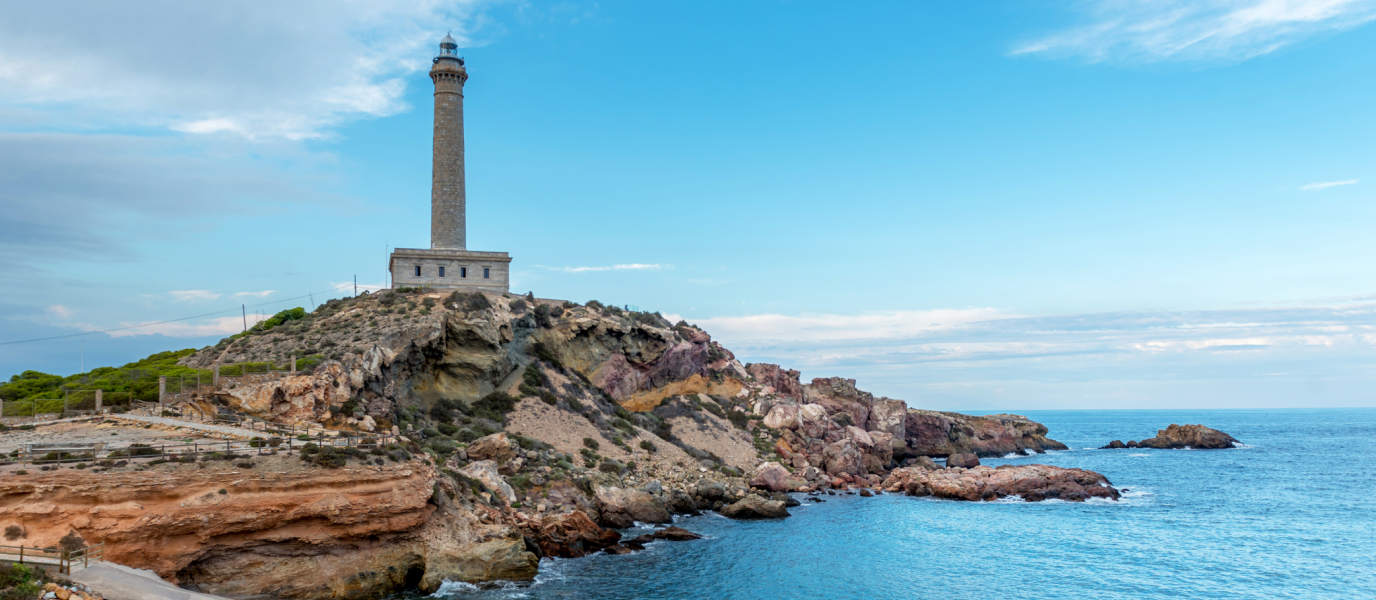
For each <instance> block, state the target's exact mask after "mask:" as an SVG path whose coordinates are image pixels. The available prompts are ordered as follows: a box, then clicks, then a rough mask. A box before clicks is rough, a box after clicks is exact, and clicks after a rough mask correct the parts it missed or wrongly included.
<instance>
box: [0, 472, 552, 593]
mask: <svg viewBox="0 0 1376 600" xmlns="http://www.w3.org/2000/svg"><path fill="white" fill-rule="evenodd" d="M436 475H437V474H436V471H435V469H434V467H432V466H430V465H428V464H425V463H422V462H420V461H415V462H411V463H407V464H405V465H401V466H396V467H392V468H386V469H375V468H363V467H345V468H340V469H329V470H324V469H307V470H303V471H298V472H282V473H271V474H264V473H258V472H254V471H251V470H248V471H245V470H237V469H233V468H230V467H228V466H223V467H221V466H216V467H215V468H209V469H195V468H189V467H188V468H181V467H178V468H175V469H172V470H157V471H148V472H111V473H92V472H89V471H85V472H78V471H74V470H69V469H64V470H63V471H61V472H58V473H37V474H31V475H25V476H11V477H6V478H4V479H3V480H0V523H6V524H8V523H16V524H21V525H22V526H24V527H25V529H27V531H28V534H29V537H28V539H27V540H26V543H28V544H31V545H39V546H50V545H56V544H57V543H58V540H59V539H60V538H61V537H62V536H63V535H66V534H67V533H68V532H69V531H76V532H77V533H78V534H79V535H81V536H82V538H84V539H85V540H86V542H87V543H88V544H96V543H104V544H105V556H106V558H107V559H109V560H112V561H114V562H118V563H120V564H124V565H128V566H131V567H136V568H142V569H149V570H152V571H153V572H155V573H157V574H158V575H159V576H160V577H163V578H164V579H167V580H168V581H171V582H174V583H178V584H182V585H196V586H199V587H200V589H201V590H203V591H206V592H209V593H213V594H219V595H254V594H261V593H263V591H264V590H273V595H275V596H281V597H291V598H306V599H316V598H319V599H325V598H345V597H378V596H382V595H385V594H388V593H391V592H393V591H395V590H398V589H399V588H400V587H401V586H402V585H403V584H404V583H406V582H407V579H408V575H412V574H414V576H419V580H420V586H421V587H422V589H426V590H429V591H433V590H434V589H436V588H437V587H438V585H439V582H440V581H442V580H443V579H446V578H448V579H453V580H466V581H484V580H489V579H517V580H519V579H530V578H532V577H534V575H535V569H536V563H537V559H536V558H535V556H534V555H533V554H531V553H529V552H526V551H525V545H524V541H523V539H522V537H521V535H520V532H519V531H518V530H516V529H515V528H512V527H509V526H506V525H490V524H486V523H484V522H481V521H480V520H479V519H478V518H477V517H476V516H475V515H474V514H473V513H471V512H468V511H466V510H463V509H460V508H457V507H454V506H453V505H446V506H443V507H442V506H437V505H436V504H434V503H432V502H431V498H432V494H433V488H434V485H435V482H436ZM221 489H223V490H225V493H223V494H221V493H219V490H221ZM414 582H415V581H414V580H412V583H414Z"/></svg>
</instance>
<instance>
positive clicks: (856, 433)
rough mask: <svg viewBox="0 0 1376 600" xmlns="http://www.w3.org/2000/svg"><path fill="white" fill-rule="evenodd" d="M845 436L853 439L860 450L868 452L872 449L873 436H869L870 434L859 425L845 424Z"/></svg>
mask: <svg viewBox="0 0 1376 600" xmlns="http://www.w3.org/2000/svg"><path fill="white" fill-rule="evenodd" d="M846 437H848V438H850V439H852V440H855V444H856V445H857V446H859V447H860V450H861V451H862V452H869V451H870V450H872V449H874V438H872V437H870V434H868V433H865V430H863V429H861V428H859V427H856V426H854V425H847V426H846Z"/></svg>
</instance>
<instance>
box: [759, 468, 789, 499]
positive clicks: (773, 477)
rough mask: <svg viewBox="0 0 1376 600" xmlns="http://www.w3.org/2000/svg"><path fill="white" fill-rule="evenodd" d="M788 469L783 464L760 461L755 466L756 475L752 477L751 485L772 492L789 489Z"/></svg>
mask: <svg viewBox="0 0 1376 600" xmlns="http://www.w3.org/2000/svg"><path fill="white" fill-rule="evenodd" d="M788 478H789V472H788V469H785V468H784V466H783V465H781V464H779V463H776V462H773V461H770V462H763V463H760V466H758V467H755V473H754V476H753V477H751V478H750V485H751V487H757V488H761V489H766V490H769V491H771V492H786V491H788V488H789V485H788Z"/></svg>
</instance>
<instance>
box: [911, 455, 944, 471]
mask: <svg viewBox="0 0 1376 600" xmlns="http://www.w3.org/2000/svg"><path fill="white" fill-rule="evenodd" d="M911 460H912V464H911V465H909V466H912V467H918V468H921V469H926V470H928V471H935V470H937V469H940V468H941V467H940V466H937V464H936V461H933V460H932V459H931V458H930V457H927V456H919V457H917V458H913V459H911Z"/></svg>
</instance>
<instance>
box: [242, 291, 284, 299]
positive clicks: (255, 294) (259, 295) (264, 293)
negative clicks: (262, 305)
mask: <svg viewBox="0 0 1376 600" xmlns="http://www.w3.org/2000/svg"><path fill="white" fill-rule="evenodd" d="M275 291H276V290H263V291H261V292H234V297H235V298H243V297H246V296H253V297H255V298H267V297H268V296H269V295H271V294H272V293H273V292H275Z"/></svg>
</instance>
